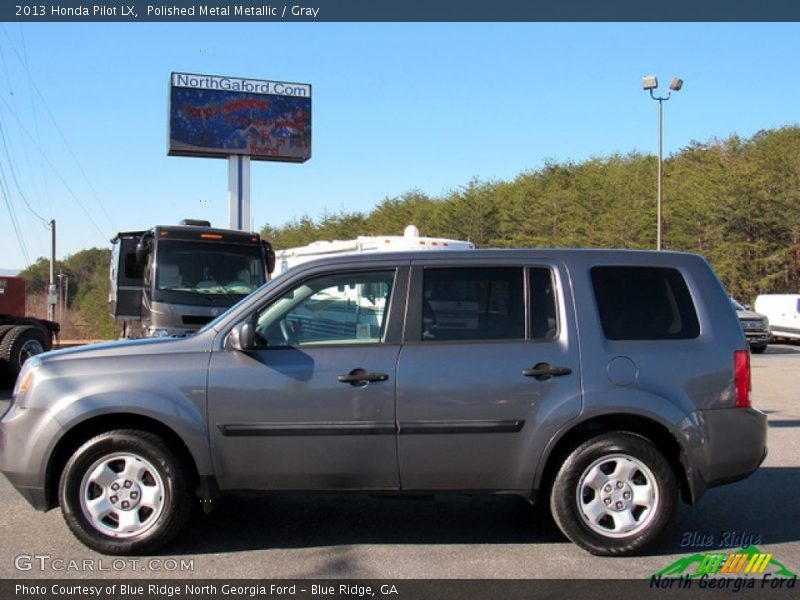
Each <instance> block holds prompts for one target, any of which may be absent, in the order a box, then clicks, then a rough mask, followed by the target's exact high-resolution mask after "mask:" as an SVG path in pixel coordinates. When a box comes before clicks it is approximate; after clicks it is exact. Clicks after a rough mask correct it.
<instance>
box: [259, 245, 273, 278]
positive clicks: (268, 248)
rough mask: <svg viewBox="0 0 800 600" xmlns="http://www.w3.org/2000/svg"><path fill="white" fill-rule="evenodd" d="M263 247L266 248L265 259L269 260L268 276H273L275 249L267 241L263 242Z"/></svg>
mask: <svg viewBox="0 0 800 600" xmlns="http://www.w3.org/2000/svg"><path fill="white" fill-rule="evenodd" d="M261 245H262V246H263V248H264V257H265V258H266V259H267V274H268V275H272V272H273V271H274V270H275V249H274V248H273V247H272V244H270V243H269V242H268V241H267V240H262V241H261Z"/></svg>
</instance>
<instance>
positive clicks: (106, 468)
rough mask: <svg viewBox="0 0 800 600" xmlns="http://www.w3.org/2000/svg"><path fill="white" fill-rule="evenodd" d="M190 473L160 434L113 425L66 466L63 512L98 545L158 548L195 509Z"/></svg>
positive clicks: (115, 550) (129, 550)
mask: <svg viewBox="0 0 800 600" xmlns="http://www.w3.org/2000/svg"><path fill="white" fill-rule="evenodd" d="M133 473H135V474H134V475H133V476H131V474H133ZM189 473H190V472H189V469H188V468H187V466H186V465H185V463H184V461H182V460H180V458H179V457H178V456H177V455H176V454H175V453H174V452H173V451H172V450H171V449H170V447H169V446H168V445H167V444H166V443H165V442H164V441H163V440H162V439H161V438H160V437H158V436H157V435H155V434H153V433H150V432H147V431H138V430H117V431H109V432H106V433H103V434H100V435H98V436H97V437H94V438H92V439H90V440H89V441H88V442H86V443H85V444H83V446H81V447H80V448H78V450H77V451H76V452H75V453H74V454H73V455H72V457H71V458H70V459H69V461H68V462H67V465H66V466H65V467H64V471H63V472H62V474H61V481H60V482H59V489H58V499H59V502H60V504H61V512H62V513H63V515H64V520H65V521H66V523H67V525H68V526H69V528H70V529H71V530H72V533H73V534H75V536H76V537H77V538H78V539H79V540H80V541H81V542H83V543H84V544H86V545H87V546H89V547H90V548H92V549H93V550H96V551H98V552H101V553H103V554H146V553H149V552H153V551H154V550H156V549H158V548H160V547H161V546H163V545H164V544H166V543H168V542H170V541H171V540H172V539H173V538H174V537H175V536H176V535H177V534H178V532H179V531H180V530H181V528H182V527H183V526H184V525H185V524H186V521H187V519H188V518H189V515H190V514H191V511H192V504H193V503H192V493H191V491H192V490H191V484H190V477H189ZM126 482H127V483H126ZM128 483H130V484H131V485H128ZM115 486H116V487H115ZM125 502H127V503H128V505H127V506H125ZM90 504H91V505H93V506H95V507H96V508H95V512H96V514H95V515H94V516H93V514H92V512H91V509H90V508H89V506H90ZM106 513H107V514H106ZM104 514H105V515H106V516H102V515H104ZM126 523H127V524H128V525H127V526H126Z"/></svg>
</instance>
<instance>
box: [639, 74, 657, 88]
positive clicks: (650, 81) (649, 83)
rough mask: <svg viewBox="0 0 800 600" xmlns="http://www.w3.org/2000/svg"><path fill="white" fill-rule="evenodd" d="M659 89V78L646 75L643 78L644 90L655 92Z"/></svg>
mask: <svg viewBox="0 0 800 600" xmlns="http://www.w3.org/2000/svg"><path fill="white" fill-rule="evenodd" d="M657 87H658V77H656V76H655V75H645V76H644V77H642V89H643V90H644V91H648V90H654V89H656V88H657Z"/></svg>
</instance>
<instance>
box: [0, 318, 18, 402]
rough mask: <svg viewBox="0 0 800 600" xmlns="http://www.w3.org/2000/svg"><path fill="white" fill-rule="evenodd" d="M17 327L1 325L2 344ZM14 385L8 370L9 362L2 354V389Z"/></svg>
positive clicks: (0, 382)
mask: <svg viewBox="0 0 800 600" xmlns="http://www.w3.org/2000/svg"><path fill="white" fill-rule="evenodd" d="M14 327H16V325H0V344H2V342H3V338H4V337H6V334H7V333H8V332H9V331H11V330H12V329H14ZM11 383H13V381H12V379H11V372H10V369H9V368H8V362H7V361H6V360H5V359H4V358H3V356H2V354H0V387H4V386H7V385H10V384H11Z"/></svg>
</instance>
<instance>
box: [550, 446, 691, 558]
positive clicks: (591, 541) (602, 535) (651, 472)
mask: <svg viewBox="0 0 800 600" xmlns="http://www.w3.org/2000/svg"><path fill="white" fill-rule="evenodd" d="M637 496H638V497H637ZM677 496H678V486H677V481H676V479H675V474H674V473H673V471H672V467H671V466H670V464H669V463H668V462H667V460H666V459H665V458H664V456H663V455H662V454H661V452H659V450H658V449H657V448H656V447H655V446H654V445H653V444H652V443H651V442H650V441H649V440H647V439H645V438H643V437H640V436H638V435H636V434H633V433H621V432H617V433H607V434H603V435H599V436H597V437H595V438H592V439H590V440H588V441H586V442H584V443H582V444H581V445H580V446H578V447H577V448H575V450H573V451H572V453H571V454H570V455H569V456H568V457H567V459H566V460H565V461H564V464H563V465H562V466H561V468H560V469H559V471H558V475H556V478H555V481H554V483H553V487H552V489H551V494H550V509H551V511H552V513H553V518H554V520H555V522H556V524H557V525H558V527H559V528H560V529H561V531H562V532H563V533H564V535H566V536H567V537H568V538H569V539H570V540H572V541H573V542H575V543H576V544H577V545H578V546H580V547H581V548H583V549H585V550H588V551H589V552H591V553H592V554H595V555H598V556H622V555H627V554H635V553H636V552H639V551H641V550H643V549H644V548H646V547H647V546H648V545H650V544H652V543H653V542H654V541H655V540H656V539H657V538H658V537H659V536H660V535H661V532H662V531H663V530H664V528H665V527H666V526H667V524H668V523H669V521H670V519H671V518H672V514H673V512H674V511H675V505H676V500H677ZM590 514H593V516H591V517H590V516H589V515H590Z"/></svg>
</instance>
